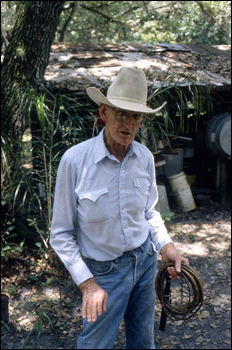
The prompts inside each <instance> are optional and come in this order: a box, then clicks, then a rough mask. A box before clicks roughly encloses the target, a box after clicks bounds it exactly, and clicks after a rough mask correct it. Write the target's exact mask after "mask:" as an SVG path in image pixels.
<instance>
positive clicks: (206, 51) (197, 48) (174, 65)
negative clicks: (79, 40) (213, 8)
mask: <svg viewBox="0 0 232 350" xmlns="http://www.w3.org/2000/svg"><path fill="white" fill-rule="evenodd" d="M122 66H128V67H137V68H139V69H143V70H144V72H145V73H146V75H147V79H148V84H149V85H153V86H154V87H157V88H158V87H160V86H167V85H178V86H187V85H190V84H191V83H194V84H195V85H205V84H208V85H209V86H210V87H211V88H212V89H221V90H222V89H227V90H228V89H230V86H231V47H230V46H228V45H220V46H210V45H190V44H187V45H185V44H165V43H163V44H157V45H152V44H127V43H121V44H110V43H100V44H96V43H92V42H87V43H83V44H69V43H62V44H54V45H52V50H51V54H50V61H49V65H48V67H47V70H46V73H45V80H46V84H47V86H48V87H49V88H52V89H63V88H64V89H67V90H70V91H80V90H85V89H86V88H87V87H89V86H96V87H98V88H104V87H106V86H108V85H109V84H110V83H111V82H112V80H113V79H114V78H115V76H116V75H117V72H118V70H119V69H120V67H122Z"/></svg>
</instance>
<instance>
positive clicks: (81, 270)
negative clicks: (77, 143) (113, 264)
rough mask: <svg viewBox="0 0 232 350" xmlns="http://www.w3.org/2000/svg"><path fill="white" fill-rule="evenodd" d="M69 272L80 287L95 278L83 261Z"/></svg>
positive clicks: (69, 269)
mask: <svg viewBox="0 0 232 350" xmlns="http://www.w3.org/2000/svg"><path fill="white" fill-rule="evenodd" d="M68 271H69V273H70V275H71V276H72V279H73V280H74V282H75V283H76V284H77V285H78V286H79V285H80V284H81V283H82V282H84V281H86V280H88V279H89V278H91V277H93V274H92V273H91V272H90V270H89V268H88V267H87V265H86V264H85V262H84V261H83V260H82V259H81V260H79V261H78V262H77V263H76V264H74V265H72V266H70V267H68Z"/></svg>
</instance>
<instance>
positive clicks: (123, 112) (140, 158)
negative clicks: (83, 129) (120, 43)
mask: <svg viewBox="0 0 232 350" xmlns="http://www.w3.org/2000/svg"><path fill="white" fill-rule="evenodd" d="M87 93H88V95H89V97H90V98H91V99H92V100H93V101H95V102H96V103H97V104H98V105H99V106H100V109H99V111H100V116H101V118H102V119H103V121H105V128H104V129H103V131H102V132H101V133H100V134H99V136H97V137H95V138H92V139H90V140H88V141H85V142H83V143H81V144H79V145H77V146H74V147H72V148H70V149H69V150H68V151H67V152H66V153H65V154H64V156H63V157H62V160H61V162H60V165H59V169H58V175H57V183H56V191H55V200H54V210H53V221H52V227H51V239H50V243H51V245H52V247H53V248H54V250H55V251H56V253H57V254H58V256H59V257H60V259H61V260H62V261H63V263H64V264H65V266H66V267H67V269H68V270H69V272H70V274H71V275H72V278H73V280H74V281H75V282H76V283H77V285H79V287H80V290H81V292H82V294H83V301H82V316H83V332H82V333H81V335H80V336H79V337H78V342H77V346H78V349H113V344H114V341H115V338H116V336H117V333H118V329H119V326H120V322H121V320H122V319H123V318H124V320H125V327H126V343H127V344H126V347H127V349H155V344H154V336H153V327H154V310H155V298H156V295H155V287H154V282H155V277H156V267H157V251H158V252H160V253H161V255H162V258H163V260H164V261H165V262H169V261H175V268H174V267H171V268H169V273H170V276H171V278H177V277H178V272H180V269H181V262H184V263H186V264H188V260H187V259H185V258H184V257H182V256H181V255H180V254H179V253H178V252H177V250H176V249H175V248H174V245H173V243H172V240H171V239H170V237H169V235H168V233H167V231H166V228H165V226H164V224H163V221H162V219H161V216H160V214H159V213H158V212H156V210H155V208H154V207H155V204H156V203H157V201H158V194H157V186H156V179H155V167H154V158H153V156H152V154H151V152H150V151H149V150H148V149H147V148H146V147H145V146H143V145H141V144H139V143H138V142H135V141H134V138H135V135H136V133H137V131H138V129H139V128H140V127H141V126H142V125H143V122H144V120H145V113H156V112H158V111H159V110H160V109H161V108H163V106H164V105H165V104H166V103H164V104H163V105H162V106H161V107H159V108H157V109H155V110H152V109H151V108H149V107H147V106H146V99H147V81H146V77H145V74H144V73H143V72H142V71H140V70H138V69H133V68H127V67H122V68H121V69H120V70H119V73H118V75H117V77H116V79H115V80H114V82H113V83H112V84H111V86H110V87H109V89H108V92H107V97H105V96H104V95H103V94H102V93H101V92H100V91H99V90H98V89H96V88H88V89H87ZM75 230H76V232H77V242H76V241H75V239H74V237H73V232H74V231H75Z"/></svg>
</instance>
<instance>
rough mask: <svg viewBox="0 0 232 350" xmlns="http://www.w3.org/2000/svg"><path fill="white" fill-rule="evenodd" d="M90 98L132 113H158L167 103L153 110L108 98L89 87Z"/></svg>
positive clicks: (135, 103) (133, 102) (134, 103)
mask: <svg viewBox="0 0 232 350" xmlns="http://www.w3.org/2000/svg"><path fill="white" fill-rule="evenodd" d="M86 91H87V94H88V96H89V97H90V98H91V100H93V101H94V102H95V103H96V104H98V105H100V104H101V103H104V104H106V105H108V106H111V107H115V108H119V109H124V110H127V111H132V112H141V113H157V112H159V111H160V110H161V109H162V108H163V107H164V106H165V105H166V104H167V102H164V103H163V104H162V105H161V106H160V107H158V108H156V109H151V108H149V107H147V106H145V105H143V104H142V103H138V102H136V101H132V100H128V99H125V100H123V99H117V98H107V97H106V96H105V95H103V93H102V92H101V91H99V90H98V89H97V88H95V87H89V88H87V89H86Z"/></svg>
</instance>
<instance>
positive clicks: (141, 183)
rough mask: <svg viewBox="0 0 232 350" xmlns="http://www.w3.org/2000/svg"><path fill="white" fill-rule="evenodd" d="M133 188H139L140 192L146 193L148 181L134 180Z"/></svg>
mask: <svg viewBox="0 0 232 350" xmlns="http://www.w3.org/2000/svg"><path fill="white" fill-rule="evenodd" d="M134 186H135V187H137V188H140V190H142V191H147V190H149V187H150V182H149V181H148V179H143V178H139V179H134Z"/></svg>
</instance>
